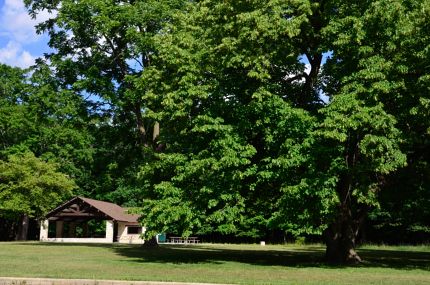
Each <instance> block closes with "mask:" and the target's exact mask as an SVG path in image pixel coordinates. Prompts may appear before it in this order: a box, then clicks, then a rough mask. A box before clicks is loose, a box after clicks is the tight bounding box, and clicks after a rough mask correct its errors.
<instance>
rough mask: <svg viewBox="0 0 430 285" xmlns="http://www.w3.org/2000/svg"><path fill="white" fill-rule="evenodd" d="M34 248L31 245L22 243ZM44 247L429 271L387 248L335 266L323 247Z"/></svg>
mask: <svg viewBox="0 0 430 285" xmlns="http://www.w3.org/2000/svg"><path fill="white" fill-rule="evenodd" d="M23 244H28V245H31V243H23ZM38 245H44V246H48V247H50V246H52V247H55V246H61V247H73V246H85V247H103V248H107V249H109V250H112V251H113V252H114V253H115V254H118V255H120V256H123V257H126V258H127V261H135V262H139V263H165V264H169V263H170V264H196V263H201V264H204V263H208V264H222V263H225V262H237V263H244V264H252V265H259V266H287V267H298V268H305V267H319V268H327V269H329V268H342V267H349V266H355V267H363V268H394V269H401V270H413V269H421V270H428V271H430V252H427V251H406V250H395V249H393V250H387V249H358V253H359V255H360V256H361V257H362V258H363V260H364V262H363V263H360V264H357V265H349V266H332V265H327V264H326V263H325V262H324V253H325V248H324V247H323V246H302V247H300V246H297V247H282V246H280V247H279V249H278V248H274V249H272V248H270V247H267V248H261V249H259V248H250V247H249V246H247V245H244V246H243V249H241V246H240V245H238V246H234V247H229V246H223V245H219V246H217V245H161V246H159V247H155V248H146V247H142V246H139V245H122V244H65V243H38Z"/></svg>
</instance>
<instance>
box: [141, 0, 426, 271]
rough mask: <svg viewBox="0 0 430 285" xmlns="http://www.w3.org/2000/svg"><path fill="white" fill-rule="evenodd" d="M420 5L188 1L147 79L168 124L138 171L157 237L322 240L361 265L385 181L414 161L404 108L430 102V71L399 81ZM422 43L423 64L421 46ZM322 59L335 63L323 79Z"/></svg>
mask: <svg viewBox="0 0 430 285" xmlns="http://www.w3.org/2000/svg"><path fill="white" fill-rule="evenodd" d="M387 6H388V7H389V8H386V7H387ZM423 7H424V6H422V4H420V3H415V2H411V3H404V2H402V1H376V2H375V1H369V2H367V1H363V2H359V3H351V2H349V1H347V2H338V1H264V2H263V1H199V2H197V3H195V2H192V3H190V4H189V5H188V7H187V9H186V11H185V12H183V13H182V14H179V15H177V18H176V22H174V24H173V25H171V26H168V27H167V28H166V30H165V32H164V33H163V34H162V35H161V36H160V38H159V41H160V43H161V45H162V49H161V52H160V53H159V56H158V57H157V61H158V62H157V64H158V65H156V66H154V68H153V69H152V72H148V73H146V75H144V77H143V79H142V80H143V81H145V80H147V78H146V77H145V76H150V77H151V78H155V79H157V81H158V82H161V83H162V84H158V85H153V89H152V92H153V93H154V97H153V99H154V100H153V102H154V103H153V104H154V106H157V104H158V106H159V108H158V110H160V111H159V112H157V109H155V111H156V112H154V113H151V112H149V113H148V114H147V115H148V116H150V117H152V118H154V119H157V120H160V121H161V122H162V124H163V126H164V129H163V130H162V132H161V136H160V137H161V139H162V141H163V142H165V144H166V145H167V148H166V152H165V153H164V154H163V155H160V156H159V160H158V161H156V162H155V163H154V165H147V166H145V167H144V168H143V170H142V173H141V174H142V177H143V181H144V182H145V189H146V190H145V191H146V195H147V196H148V197H151V200H147V201H146V205H145V213H146V214H147V216H146V218H145V219H144V223H145V225H146V226H148V228H149V229H150V231H148V235H151V234H154V233H155V232H156V231H160V230H163V231H169V230H170V231H176V232H178V233H181V234H183V235H188V234H190V233H191V232H200V233H208V232H220V233H224V234H228V233H234V234H244V235H252V234H254V235H261V234H262V232H261V231H259V229H263V231H264V229H268V228H273V229H283V230H287V231H289V232H292V233H293V234H295V235H302V234H323V233H324V237H325V240H326V243H327V254H326V256H327V259H328V260H329V261H331V262H336V263H339V262H354V261H359V260H360V257H359V256H358V255H357V253H356V252H355V246H356V238H357V235H358V233H359V231H360V228H361V225H362V221H363V220H364V219H365V218H366V215H367V213H368V211H369V209H371V208H374V207H378V206H379V203H378V197H379V192H380V191H381V189H383V188H385V186H386V184H387V183H386V180H387V177H388V175H389V174H390V173H393V172H394V171H396V170H398V169H400V168H402V167H404V166H405V165H406V156H405V154H404V153H403V152H402V150H401V147H402V146H403V140H402V137H403V135H404V133H403V132H404V129H403V124H408V123H407V122H404V121H403V118H402V117H401V114H402V112H403V114H405V112H406V113H408V112H410V111H409V110H407V106H405V102H406V101H407V102H413V106H414V108H425V106H427V105H426V103H425V102H427V101H426V100H427V99H426V96H427V95H426V93H425V92H428V91H425V88H426V85H424V86H423V87H422V88H423V89H422V90H423V91H422V92H424V94H421V95H420V94H415V95H414V89H415V88H416V84H418V86H420V85H419V83H420V82H426V81H425V80H426V78H427V77H425V76H427V74H428V73H426V71H425V70H422V69H417V71H419V72H420V75H419V76H417V75H415V77H414V78H415V79H412V80H411V81H410V82H408V83H407V84H403V83H404V81H402V80H404V75H405V74H404V73H405V72H407V71H406V69H405V66H406V64H405V63H406V62H407V61H406V60H405V58H408V56H407V54H403V55H401V54H402V52H403V49H404V47H403V46H404V45H407V46H408V47H411V43H410V41H409V34H408V33H411V32H412V31H414V30H415V29H416V28H419V30H421V28H420V24H419V22H420V21H422V19H423V17H424V18H425V17H426V12H425V11H426V10H425V9H423ZM416 14H419V17H418V18H419V19H420V20H419V21H415V22H412V24H411V22H410V21H409V20H408V19H410V18H411V17H413V16H412V15H416ZM381 19H384V21H381ZM406 22H408V25H407V26H406ZM405 27H407V28H405ZM396 32H397V34H396ZM423 38H424V39H425V38H426V37H425V34H423ZM413 48H414V50H416V52H417V53H418V55H420V56H423V55H422V54H421V53H422V51H420V50H421V49H422V48H421V47H420V44H416V43H414V44H413ZM423 50H425V48H424V49H423ZM324 53H328V54H331V59H330V60H329V62H328V63H327V64H326V65H324V68H323V69H324V71H323V72H322V67H321V64H322V58H323V54H324ZM418 55H417V56H418ZM303 58H306V59H307V61H308V62H309V65H310V66H309V69H308V71H307V72H306V71H305V70H304V67H305V66H304V64H303V61H302V60H301V59H303ZM390 59H394V60H390ZM402 61H404V62H403V64H402ZM419 66H421V65H419ZM157 81H155V82H157ZM409 85H410V86H409ZM322 92H323V93H324V94H323V95H324V96H328V97H329V98H330V99H329V103H328V104H327V105H326V106H324V105H323V104H321V100H319V96H321V94H322ZM390 94H392V96H391V97H389V95H390ZM390 98H393V100H394V99H395V100H398V103H395V104H393V102H390ZM396 108H397V109H396ZM399 109H401V111H400V110H399ZM413 110H415V109H413ZM424 114H427V111H426V109H424ZM411 119H412V118H410V117H407V118H405V120H411ZM412 120H413V119H412ZM415 130H416V131H418V132H419V133H420V134H422V130H420V128H415Z"/></svg>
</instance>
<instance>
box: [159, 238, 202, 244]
mask: <svg viewBox="0 0 430 285" xmlns="http://www.w3.org/2000/svg"><path fill="white" fill-rule="evenodd" d="M167 240H168V242H169V243H199V242H200V240H199V239H198V237H187V238H183V237H170V238H168V239H167Z"/></svg>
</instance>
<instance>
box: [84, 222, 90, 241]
mask: <svg viewBox="0 0 430 285" xmlns="http://www.w3.org/2000/svg"><path fill="white" fill-rule="evenodd" d="M83 230H84V232H83V237H85V238H87V237H89V236H90V235H89V234H88V221H87V222H84V224H83Z"/></svg>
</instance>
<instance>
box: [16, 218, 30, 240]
mask: <svg viewBox="0 0 430 285" xmlns="http://www.w3.org/2000/svg"><path fill="white" fill-rule="evenodd" d="M29 223H30V219H29V217H28V216H27V215H25V214H23V215H22V216H21V220H20V223H19V226H18V232H17V234H16V238H15V239H16V240H27V234H28V225H29Z"/></svg>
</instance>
